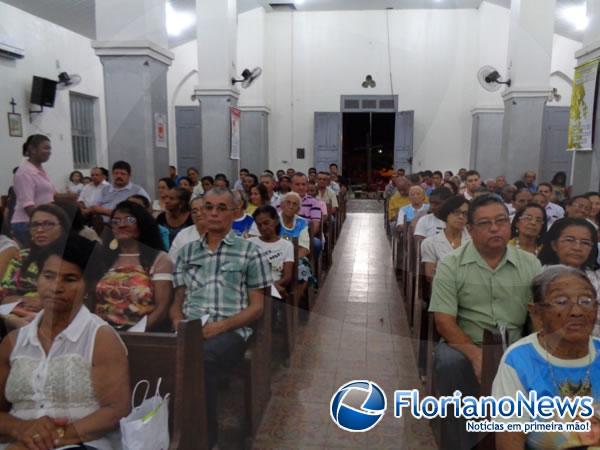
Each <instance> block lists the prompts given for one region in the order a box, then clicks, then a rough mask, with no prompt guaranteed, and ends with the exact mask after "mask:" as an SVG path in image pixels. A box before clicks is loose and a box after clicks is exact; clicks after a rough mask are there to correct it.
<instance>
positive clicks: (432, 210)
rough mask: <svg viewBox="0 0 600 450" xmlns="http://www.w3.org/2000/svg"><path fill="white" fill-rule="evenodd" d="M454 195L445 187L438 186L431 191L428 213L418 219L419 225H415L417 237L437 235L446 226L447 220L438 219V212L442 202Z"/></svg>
mask: <svg viewBox="0 0 600 450" xmlns="http://www.w3.org/2000/svg"><path fill="white" fill-rule="evenodd" d="M451 196H452V192H450V190H449V189H446V188H444V187H442V188H437V189H435V190H433V191H432V192H431V195H430V196H429V210H428V211H427V214H425V215H423V216H421V217H419V218H418V219H417V225H416V227H415V239H418V240H420V239H424V238H428V237H430V236H435V235H436V234H438V233H439V232H440V231H442V230H443V229H444V228H446V222H444V221H443V220H441V219H438V217H437V213H438V212H439V210H440V208H441V206H442V204H443V203H444V202H445V201H446V200H447V199H449V198H450V197H451Z"/></svg>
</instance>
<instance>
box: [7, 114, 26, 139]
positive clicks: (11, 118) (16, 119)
mask: <svg viewBox="0 0 600 450" xmlns="http://www.w3.org/2000/svg"><path fill="white" fill-rule="evenodd" d="M8 135H9V136H12V137H23V121H22V120H21V114H19V113H8Z"/></svg>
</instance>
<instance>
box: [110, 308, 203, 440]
mask: <svg viewBox="0 0 600 450" xmlns="http://www.w3.org/2000/svg"><path fill="white" fill-rule="evenodd" d="M119 334H120V336H121V338H122V339H123V342H125V345H126V346H127V351H128V359H129V376H130V380H131V387H132V389H133V387H134V386H135V384H136V383H137V382H138V381H140V380H148V381H149V382H150V386H151V392H153V391H152V389H153V388H154V387H155V386H156V382H157V381H158V378H162V381H161V394H162V395H165V394H166V393H170V394H171V398H170V399H169V430H170V437H171V443H170V446H169V449H170V450H204V449H206V448H207V445H208V444H207V441H206V402H205V396H204V363H203V350H202V323H201V321H200V320H191V321H182V322H180V323H179V326H178V328H177V333H176V334H175V333H128V332H122V333H119ZM138 402H139V400H138Z"/></svg>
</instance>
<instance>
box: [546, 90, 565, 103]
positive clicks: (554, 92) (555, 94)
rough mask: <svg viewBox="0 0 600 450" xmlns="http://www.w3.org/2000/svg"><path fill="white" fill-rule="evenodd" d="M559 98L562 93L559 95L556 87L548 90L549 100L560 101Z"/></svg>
mask: <svg viewBox="0 0 600 450" xmlns="http://www.w3.org/2000/svg"><path fill="white" fill-rule="evenodd" d="M561 98H562V95H560V94H559V93H558V89H556V88H552V91H551V92H550V94H548V101H549V102H560V99H561Z"/></svg>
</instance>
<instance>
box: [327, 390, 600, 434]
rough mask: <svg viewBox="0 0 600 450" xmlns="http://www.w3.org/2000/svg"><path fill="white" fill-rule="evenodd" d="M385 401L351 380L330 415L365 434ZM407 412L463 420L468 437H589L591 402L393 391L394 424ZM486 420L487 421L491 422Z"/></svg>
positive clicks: (337, 394)
mask: <svg viewBox="0 0 600 450" xmlns="http://www.w3.org/2000/svg"><path fill="white" fill-rule="evenodd" d="M386 408H387V399H386V396H385V393H384V392H383V390H382V389H381V388H380V387H379V386H378V385H377V383H374V382H372V381H369V380H353V381H350V382H349V383H346V384H344V385H343V386H342V387H340V388H339V389H338V390H337V391H336V392H335V394H333V396H332V397H331V403H330V405H329V414H330V415H331V419H332V420H333V421H334V422H335V424H336V425H337V426H338V427H340V428H341V429H342V430H346V431H350V432H353V433H356V432H364V431H369V430H371V429H373V427H375V425H377V424H378V423H379V422H380V421H381V419H382V418H383V416H384V414H385V412H386ZM404 412H408V413H409V414H410V415H411V416H412V417H414V418H416V419H434V418H437V417H439V418H447V417H449V416H451V415H453V416H454V417H456V418H463V419H466V429H467V431H470V432H480V431H496V432H505V431H508V432H522V433H531V432H589V431H590V430H591V423H590V421H589V420H588V419H590V418H592V417H593V416H594V399H593V397H590V396H576V397H559V396H555V397H550V396H544V395H541V396H538V394H537V392H536V391H530V392H528V393H527V394H524V393H522V392H520V391H517V392H516V394H515V396H514V397H510V396H503V397H499V398H494V397H491V396H483V397H473V396H470V395H466V396H463V395H462V392H460V391H454V393H453V395H446V396H440V397H434V396H425V397H423V398H421V393H420V391H419V390H418V389H411V390H396V391H394V396H393V414H394V417H395V418H397V419H399V418H402V417H403V413H404ZM489 419H492V420H491V421H490V420H489Z"/></svg>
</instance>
